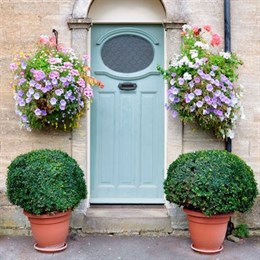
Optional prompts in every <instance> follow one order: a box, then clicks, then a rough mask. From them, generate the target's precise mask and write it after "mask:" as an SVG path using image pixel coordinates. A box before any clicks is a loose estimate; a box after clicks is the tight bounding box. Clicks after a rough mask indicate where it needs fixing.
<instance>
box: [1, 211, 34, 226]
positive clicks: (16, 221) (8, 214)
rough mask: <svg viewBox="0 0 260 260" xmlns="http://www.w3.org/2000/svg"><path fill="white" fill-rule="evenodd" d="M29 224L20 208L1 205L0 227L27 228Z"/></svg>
mask: <svg viewBox="0 0 260 260" xmlns="http://www.w3.org/2000/svg"><path fill="white" fill-rule="evenodd" d="M29 226H30V224H29V222H28V220H27V217H25V216H24V215H23V213H22V209H21V208H18V207H14V206H13V207H10V206H2V207H1V208H0V227H2V228H9V229H17V228H28V227H29Z"/></svg>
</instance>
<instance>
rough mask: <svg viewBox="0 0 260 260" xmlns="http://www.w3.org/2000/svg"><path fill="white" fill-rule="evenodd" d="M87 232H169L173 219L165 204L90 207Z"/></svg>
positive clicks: (86, 222) (85, 227) (84, 229)
mask: <svg viewBox="0 0 260 260" xmlns="http://www.w3.org/2000/svg"><path fill="white" fill-rule="evenodd" d="M82 231H83V233H86V234H95V233H97V234H120V233H121V234H145V233H158V234H169V233H171V232H172V228H171V219H170V217H169V216H168V214H167V210H166V208H165V207H164V206H102V207H101V206H98V207H95V206H94V207H90V208H89V209H88V210H87V214H86V216H85V217H84V221H83V227H82Z"/></svg>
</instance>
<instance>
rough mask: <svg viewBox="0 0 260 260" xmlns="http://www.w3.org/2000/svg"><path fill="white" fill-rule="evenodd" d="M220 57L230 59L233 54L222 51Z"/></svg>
mask: <svg viewBox="0 0 260 260" xmlns="http://www.w3.org/2000/svg"><path fill="white" fill-rule="evenodd" d="M219 55H220V56H222V57H224V59H226V60H227V59H230V57H231V54H230V53H229V52H223V51H221V52H219Z"/></svg>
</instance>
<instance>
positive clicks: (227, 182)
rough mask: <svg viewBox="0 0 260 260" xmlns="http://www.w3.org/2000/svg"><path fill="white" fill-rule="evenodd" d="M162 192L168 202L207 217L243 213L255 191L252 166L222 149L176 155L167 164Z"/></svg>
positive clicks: (248, 207)
mask: <svg viewBox="0 0 260 260" xmlns="http://www.w3.org/2000/svg"><path fill="white" fill-rule="evenodd" d="M164 191H165V194H166V198H167V200H168V201H170V202H173V203H176V204H177V205H179V206H184V207H186V208H188V209H192V210H197V211H201V212H203V213H204V214H206V215H209V216H210V215H213V214H221V213H223V214H224V213H231V212H234V211H239V212H245V211H247V210H249V209H250V208H251V207H252V206H253V204H254V200H255V198H256V196H257V193H258V192H257V185H256V181H255V179H254V173H253V171H252V169H251V168H250V167H249V166H248V165H247V164H246V163H245V162H244V161H243V160H242V159H240V158H239V157H238V156H236V155H234V154H231V153H229V152H226V151H222V150H207V151H196V152H192V153H186V154H182V155H180V156H179V158H178V159H177V160H175V161H174V162H173V163H172V164H171V165H170V166H169V169H168V175H167V178H166V180H165V182H164Z"/></svg>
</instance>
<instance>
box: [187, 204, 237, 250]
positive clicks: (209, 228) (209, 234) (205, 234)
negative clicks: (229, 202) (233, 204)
mask: <svg viewBox="0 0 260 260" xmlns="http://www.w3.org/2000/svg"><path fill="white" fill-rule="evenodd" d="M183 211H184V212H185V213H186V214H187V219H188V223H189V231H190V236H191V241H192V245H191V248H192V249H193V250H195V251H197V252H201V253H205V254H212V253H218V252H220V251H221V250H223V245H222V243H223V241H224V239H225V234H226V231H227V224H228V221H229V218H230V217H231V216H232V215H233V214H232V213H231V214H220V215H213V216H210V217H209V216H206V215H204V214H202V213H200V212H197V211H193V210H189V209H185V208H184V209H183Z"/></svg>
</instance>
